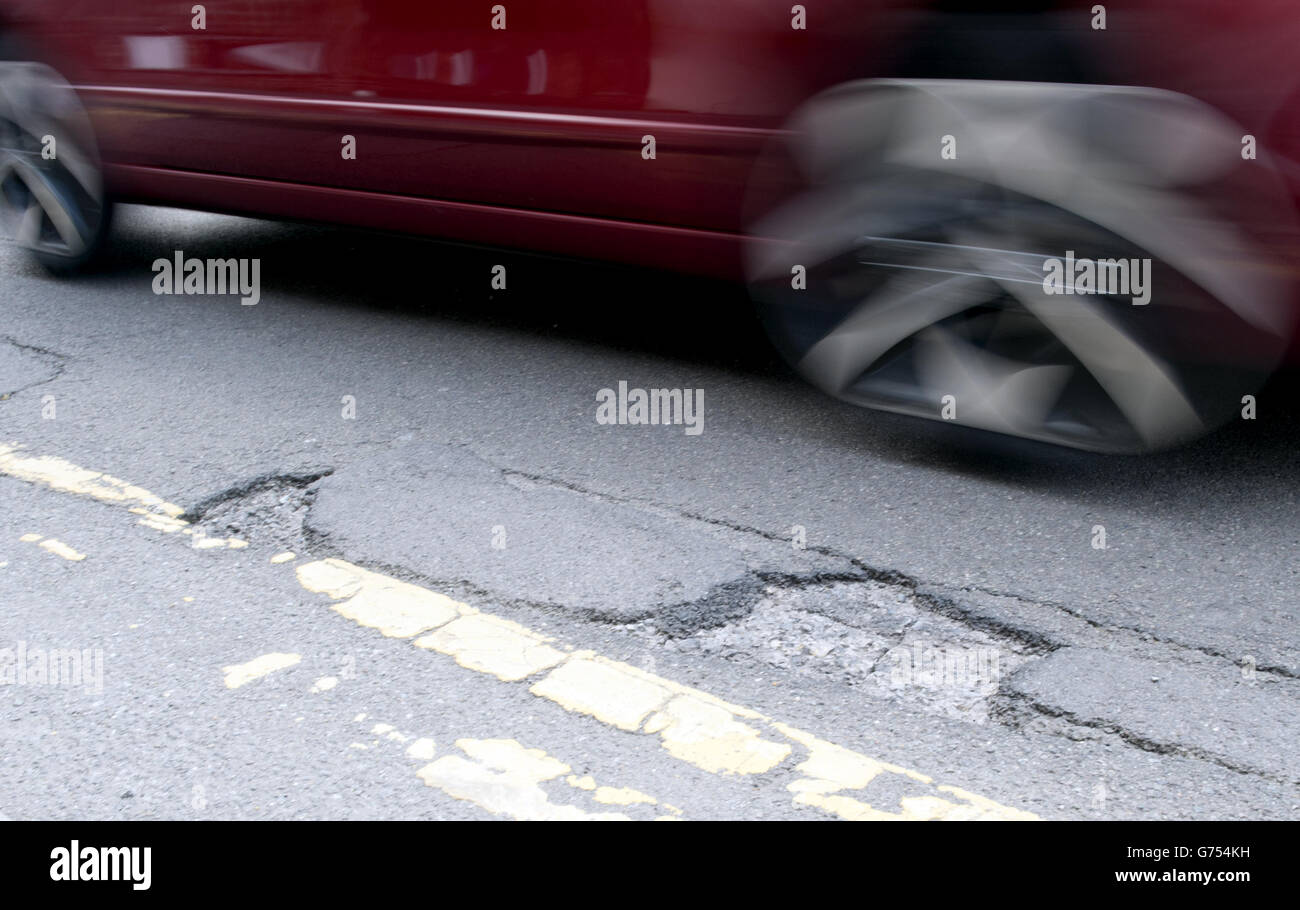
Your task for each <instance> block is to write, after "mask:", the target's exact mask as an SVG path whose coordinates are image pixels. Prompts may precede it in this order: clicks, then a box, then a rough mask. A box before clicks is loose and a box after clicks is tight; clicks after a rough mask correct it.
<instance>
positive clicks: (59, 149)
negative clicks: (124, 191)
mask: <svg viewBox="0 0 1300 910" xmlns="http://www.w3.org/2000/svg"><path fill="white" fill-rule="evenodd" d="M109 220H110V207H109V205H108V203H107V201H106V200H105V198H104V189H103V177H102V170H101V166H100V160H99V154H98V150H97V147H96V143H95V136H94V131H93V129H92V128H91V124H90V118H89V117H88V116H87V115H86V111H85V109H84V107H83V106H82V104H81V102H80V100H79V99H78V98H77V94H76V92H75V91H74V90H73V88H72V87H71V86H70V85H69V84H68V83H67V81H66V80H64V79H63V77H62V76H60V75H59V74H58V73H57V72H55V71H54V70H53V69H51V68H50V67H48V66H45V65H44V64H41V63H33V62H29V61H21V60H4V59H0V225H3V228H4V230H5V231H6V233H8V234H9V235H10V236H11V237H12V238H13V239H14V240H15V242H17V243H18V244H20V245H21V246H23V247H25V248H26V249H27V250H29V251H30V252H31V254H32V255H33V256H34V257H35V258H36V260H37V261H38V262H40V263H41V265H43V266H44V267H45V268H47V269H49V270H50V271H52V272H55V273H64V272H71V271H74V270H76V269H78V268H81V267H82V266H84V265H85V264H86V263H87V262H88V261H90V260H91V259H92V258H93V257H94V256H95V254H96V253H97V252H98V251H99V249H100V247H101V246H102V244H103V242H104V239H105V237H106V235H107V232H108V226H109Z"/></svg>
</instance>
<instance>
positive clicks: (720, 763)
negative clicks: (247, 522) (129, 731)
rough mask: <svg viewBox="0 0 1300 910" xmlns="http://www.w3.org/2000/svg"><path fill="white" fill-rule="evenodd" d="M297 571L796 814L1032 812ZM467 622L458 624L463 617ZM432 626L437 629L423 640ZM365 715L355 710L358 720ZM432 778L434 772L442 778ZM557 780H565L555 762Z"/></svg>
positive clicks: (82, 472) (34, 474)
mask: <svg viewBox="0 0 1300 910" xmlns="http://www.w3.org/2000/svg"><path fill="white" fill-rule="evenodd" d="M0 474H5V475H8V476H11V477H15V478H18V479H20V480H24V481H26V482H29V483H33V484H38V485H42V486H45V487H47V488H49V489H52V490H57V491H60V492H68V493H73V494H75V495H80V496H86V497H89V498H92V499H96V500H99V501H101V502H106V503H110V504H114V505H124V506H126V507H127V508H128V509H129V511H131V512H133V513H135V514H137V515H139V516H140V523H141V524H143V525H145V526H147V527H150V528H153V529H155V530H161V531H163V532H165V533H175V532H178V531H179V532H181V533H183V534H186V535H191V536H193V537H195V538H196V539H195V541H194V545H195V546H196V548H204V547H207V546H224V547H231V548H237V547H243V546H247V543H246V542H245V541H242V540H237V539H235V538H230V539H228V540H227V539H221V538H213V539H211V540H213V541H218V542H217V543H201V542H200V541H203V540H205V538H203V536H202V533H201V532H200V531H199V530H198V529H196V528H193V527H189V526H188V522H186V521H185V520H184V519H183V518H181V517H180V516H181V515H183V514H184V512H183V510H182V509H181V508H180V507H179V506H177V505H174V504H172V503H169V502H166V501H164V500H162V499H161V498H159V497H157V496H154V495H153V494H152V493H150V492H148V491H147V490H144V489H142V488H140V487H136V486H133V485H131V484H128V483H126V482H125V481H122V480H119V479H117V478H115V477H110V476H109V475H107V474H103V473H100V472H96V471H88V470H86V469H84V468H80V467H78V466H76V465H74V464H72V463H70V462H67V461H64V460H63V459H60V458H52V457H48V456H31V455H24V454H22V453H20V452H19V449H18V447H17V446H16V445H12V444H11V445H3V444H0ZM296 573H297V577H298V580H299V582H300V583H301V584H302V585H303V587H305V588H306V589H307V590H309V591H313V592H316V593H320V594H325V595H327V596H329V597H331V598H332V599H333V600H334V601H335V603H333V604H331V605H330V606H331V607H332V609H334V610H335V611H336V612H338V613H339V614H340V615H342V616H344V617H346V618H348V619H351V620H352V621H354V622H356V623H358V624H359V625H362V626H366V627H368V628H373V629H376V630H378V631H379V632H380V633H381V634H383V635H385V636H389V637H394V638H406V639H410V638H413V637H414V636H416V635H421V634H422V633H432V634H426V635H424V637H423V638H421V639H419V641H418V644H420V646H421V647H422V648H425V649H427V650H432V651H437V652H440V653H444V654H447V655H450V656H452V657H453V658H454V659H456V661H457V662H458V663H460V665H461V666H463V667H466V668H467V669H470V670H473V671H476V672H482V673H487V674H490V675H492V676H493V677H495V678H497V679H500V680H506V681H514V682H521V683H523V684H525V685H526V684H527V681H528V680H530V679H533V678H534V677H537V676H538V674H541V673H545V675H544V676H541V678H540V679H536V680H535V681H534V682H533V684H532V685H531V686H530V687H529V691H530V692H531V693H532V694H533V695H536V696H538V697H540V698H544V699H547V700H548V701H552V702H554V703H555V704H558V705H560V706H561V707H563V708H564V709H565V710H567V711H570V712H573V713H577V714H584V715H587V716H590V717H592V718H595V719H596V720H598V721H600V722H602V723H605V724H606V725H608V726H610V727H613V728H616V729H620V730H623V731H626V732H627V733H629V734H638V735H641V736H656V737H657V738H658V740H659V742H660V745H661V746H662V748H663V749H664V750H665V751H666V752H667V753H668V754H669V755H671V756H672V757H673V758H675V759H678V760H681V761H683V762H687V763H689V764H691V765H693V766H694V767H696V768H700V769H703V770H705V771H708V772H711V773H715V774H725V775H751V776H761V775H769V778H768V779H769V780H770V781H771V782H773V783H785V784H786V789H787V790H788V791H789V792H790V793H791V794H793V802H794V804H796V805H800V806H807V807H810V808H815V809H818V810H820V811H823V812H828V813H831V814H834V815H839V816H841V817H844V818H888V819H922V818H924V819H963V818H981V819H1032V818H1034V817H1035V816H1033V815H1031V814H1030V813H1027V812H1023V811H1021V810H1018V809H1014V808H1011V807H1008V806H1004V805H1001V804H999V803H996V802H994V801H992V800H989V799H986V798H984V797H981V796H977V795H976V794H973V793H970V792H968V791H966V790H963V789H961V788H958V787H953V786H948V785H937V784H935V783H934V781H932V779H931V778H929V777H927V776H925V775H923V774H919V773H917V772H915V771H909V770H907V769H905V768H900V767H898V766H896V765H891V764H888V763H885V762H881V761H878V760H876V759H873V758H870V757H868V756H866V755H862V754H860V753H857V752H854V751H852V750H850V749H846V748H844V747H842V746H838V745H835V744H834V743H829V742H826V741H824V740H821V739H819V738H818V737H816V736H814V735H812V734H810V733H806V732H804V731H801V730H797V729H795V728H793V727H789V726H787V725H785V724H782V723H779V722H777V721H775V720H773V719H771V718H768V717H766V716H764V715H762V714H760V713H759V712H757V711H753V710H750V709H748V708H744V707H741V706H738V705H733V704H729V703H727V702H725V701H723V700H721V699H718V698H716V697H714V696H712V695H709V694H708V693H706V692H702V691H700V690H698V689H693V688H690V687H688V686H684V685H681V684H679V683H675V682H672V681H671V680H668V679H665V678H663V677H660V676H656V675H654V674H651V673H647V672H645V671H643V670H640V669H638V668H636V667H633V666H631V665H629V664H625V663H621V662H619V661H613V660H609V659H607V658H604V657H600V656H599V655H596V654H594V653H593V652H591V651H578V652H575V651H573V649H572V648H570V647H568V646H565V645H563V644H560V643H554V642H553V641H552V639H550V638H548V637H546V636H544V635H540V634H538V633H536V632H533V631H532V630H529V629H526V628H525V627H523V626H521V625H518V624H517V623H513V622H511V621H509V620H506V619H504V618H501V617H495V616H491V615H490V614H487V613H484V612H482V611H480V610H476V609H474V608H473V607H470V606H468V605H467V604H462V603H459V602H457V601H455V600H453V599H452V598H450V597H447V596H445V595H443V594H439V593H437V592H435V591H430V590H428V589H426V588H423V587H420V586H419V585H414V584H410V583H408V582H403V581H399V580H397V579H394V578H390V577H388V576H386V575H382V574H380V573H377V572H371V571H368V570H366V569H362V568H360V567H359V566H354V565H352V564H351V563H348V562H345V561H343V560H338V559H325V560H317V561H313V562H310V563H307V564H305V565H299V566H297V568H296ZM467 619H468V620H470V621H469V622H462V620H467ZM444 627H445V628H444ZM435 629H436V630H438V632H436V633H435V632H433V630H435ZM300 660H301V658H300V656H299V655H296V654H268V655H263V656H262V657H260V658H257V659H256V660H253V661H249V662H248V663H246V664H241V665H237V666H231V667H225V668H224V672H225V673H226V684H227V686H229V687H230V688H235V687H237V686H240V685H243V684H245V683H246V682H248V681H251V680H252V679H258V678H261V677H262V676H265V675H266V674H267V673H270V672H274V671H275V670H277V669H282V668H284V667H287V666H292V665H293V664H296V663H298V662H299V661H300ZM363 718H364V714H362V715H358V718H357V719H358V720H360V719H363ZM466 742H472V741H466ZM511 742H513V741H511ZM356 745H357V746H358V747H360V748H365V746H362V745H361V744H356ZM516 745H518V744H516ZM519 748H520V749H522V748H523V747H522V746H520V747H519ZM429 749H430V750H431V749H432V745H431V744H430V747H429ZM479 751H480V756H481V755H482V754H484V753H483V750H479ZM466 754H467V755H468V754H469V753H468V752H467V753H466ZM446 757H447V758H455V759H457V761H456V762H453V763H447V764H444V765H443V766H441V769H440V770H439V771H437V772H430V777H432V778H434V779H438V780H443V781H444V782H446V783H449V784H453V785H454V786H456V787H460V788H462V789H464V790H466V792H468V791H473V792H476V793H480V794H488V793H490V792H493V791H492V786H493V782H494V781H495V782H496V783H498V784H499V783H502V781H501V780H500V779H499V778H500V777H501V776H502V775H505V776H506V777H507V778H509V780H507V781H506V783H507V784H513V783H517V782H518V780H527V779H528V776H527V774H525V773H523V772H521V771H520V770H519V768H518V767H516V766H515V765H513V764H512V765H511V766H510V767H509V768H506V769H502V768H494V767H492V766H490V765H489V764H485V763H484V762H482V761H477V760H475V759H474V758H473V757H472V756H471V758H470V759H465V758H461V757H460V756H446ZM438 761H439V760H438V759H435V760H434V761H433V762H431V763H430V764H429V765H427V766H426V768H425V769H422V770H428V769H429V768H433V767H434V766H435V765H437V764H438ZM791 762H794V770H793V771H791V770H789V768H790V763H791ZM534 770H535V768H534ZM444 772H445V775H446V776H445V777H443V776H440V775H443V774H444ZM563 773H567V766H566V771H565V772H563ZM886 774H887V775H890V776H892V777H893V778H894V780H895V783H897V782H899V780H900V779H901V781H902V783H903V786H904V787H906V788H908V789H915V790H918V791H922V792H917V793H916V794H915V795H905V796H902V797H897V796H895V797H893V799H894V801H895V805H896V806H897V809H898V811H884V810H882V809H879V808H877V807H874V806H872V805H871V804H870V803H869V802H867V801H866V799H865V797H866V793H865V792H864V791H865V790H866V789H867V788H869V786H870V785H871V784H872V782H873V781H874V780H876V779H877V778H879V777H880V776H882V775H886ZM792 778H793V779H792ZM426 782H430V781H429V779H427V778H426ZM485 788H486V789H485ZM924 791H928V792H924ZM527 792H528V793H530V794H531V791H527ZM611 792H616V791H611ZM617 792H621V791H617ZM895 792H896V791H895ZM850 794H853V795H850ZM607 795H608V794H607ZM533 796H535V794H534V795H533ZM529 798H532V796H530V797H529ZM611 798H613V797H612V796H611ZM532 808H533V809H535V810H538V811H541V812H543V813H544V812H546V811H550V810H548V809H547V807H546V806H545V804H542V803H534V804H532ZM542 817H548V816H545V815H543V816H542Z"/></svg>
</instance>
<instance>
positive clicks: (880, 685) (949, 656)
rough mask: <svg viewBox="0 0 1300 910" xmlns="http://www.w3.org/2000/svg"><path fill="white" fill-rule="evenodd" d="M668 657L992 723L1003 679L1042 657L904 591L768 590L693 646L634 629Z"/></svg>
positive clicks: (699, 635)
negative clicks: (706, 660)
mask: <svg viewBox="0 0 1300 910" xmlns="http://www.w3.org/2000/svg"><path fill="white" fill-rule="evenodd" d="M632 628H633V630H634V631H635V633H636V634H640V635H644V636H647V637H652V638H655V639H657V641H658V644H659V645H660V646H661V647H663V648H665V649H667V650H676V651H683V652H688V653H691V652H694V653H700V654H707V655H712V656H716V657H720V658H722V659H724V660H728V661H733V662H735V663H737V664H741V665H744V666H746V667H750V668H771V669H775V670H779V671H783V672H786V673H790V674H793V675H795V676H803V677H813V676H817V677H822V678H827V679H830V680H833V681H835V682H837V683H840V684H843V685H846V686H852V687H855V688H858V689H860V690H862V691H863V693H864V694H868V695H871V696H873V697H879V698H882V699H887V700H893V701H901V702H906V703H909V704H912V705H915V706H919V707H920V708H922V709H923V710H925V711H928V712H932V713H936V714H942V715H944V716H947V717H953V718H959V719H962V720H967V721H971V722H974V723H984V722H986V721H987V720H988V718H989V708H990V702H991V700H992V699H993V697H994V696H995V695H996V694H997V691H998V684H999V681H1000V680H1001V678H1002V677H1004V676H1006V675H1008V674H1010V673H1013V672H1015V670H1016V669H1018V668H1019V667H1020V666H1022V665H1023V664H1025V663H1026V662H1027V661H1030V660H1033V659H1035V657H1036V656H1037V652H1036V651H1034V650H1033V649H1032V648H1030V647H1029V646H1027V645H1025V644H1024V643H1022V642H1019V641H1014V640H1010V639H1006V638H1000V637H997V636H995V635H992V634H989V633H986V632H983V631H980V630H978V629H972V628H970V627H969V626H966V625H963V624H962V623H960V622H957V621H956V620H953V619H949V618H947V617H944V616H940V615H937V614H935V613H933V612H931V611H929V610H926V609H923V608H922V607H921V606H919V605H918V604H917V602H916V598H915V596H914V595H913V593H912V591H911V589H910V588H909V587H907V586H905V585H895V584H887V583H884V582H876V581H835V582H830V583H824V584H823V583H818V584H803V585H796V586H776V585H769V586H768V587H767V588H766V589H765V591H764V593H763V595H762V597H761V598H760V599H759V601H758V602H757V604H755V605H754V607H753V609H752V610H751V611H750V612H749V613H748V615H746V616H744V617H743V618H741V619H738V620H736V621H734V622H731V623H728V624H725V625H721V626H717V627H714V628H709V629H701V630H698V631H696V632H694V633H693V634H690V635H688V636H685V637H675V636H672V635H669V634H665V632H667V631H669V630H665V629H663V628H662V627H661V626H659V625H657V624H656V621H655V620H654V619H650V620H646V621H644V622H641V623H637V624H636V625H635V626H634V627H632Z"/></svg>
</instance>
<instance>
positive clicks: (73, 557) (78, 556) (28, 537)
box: [18, 534, 86, 562]
mask: <svg viewBox="0 0 1300 910" xmlns="http://www.w3.org/2000/svg"><path fill="white" fill-rule="evenodd" d="M18 539H19V540H21V541H22V542H23V543H34V544H36V545H37V546H38V547H40V548H41V549H42V550H45V551H46V552H47V553H53V554H54V555H55V556H59V557H62V558H63V559H66V560H68V561H69V562H81V561H82V560H83V559H85V558H86V554H85V553H78V552H77V551H76V550H74V549H73V548H72V547H70V546H68V545H67V544H66V543H64V542H63V541H61V540H56V539H55V538H53V537H47V538H45V539H44V540H42V539H41V535H40V534H24V535H23V536H22V537H20V538H18ZM37 541H39V543H37Z"/></svg>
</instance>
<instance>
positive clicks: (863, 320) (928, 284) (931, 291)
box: [799, 271, 989, 394]
mask: <svg viewBox="0 0 1300 910" xmlns="http://www.w3.org/2000/svg"><path fill="white" fill-rule="evenodd" d="M988 289H989V284H988V282H987V281H985V280H984V279H981V278H974V277H970V276H965V275H956V276H948V275H936V274H934V273H927V272H916V271H906V272H899V273H897V274H896V275H894V276H893V277H892V278H891V279H890V280H889V282H888V283H887V284H886V286H885V287H883V288H881V289H880V290H879V291H878V292H877V293H875V294H873V295H872V296H871V297H870V298H868V299H867V300H864V301H863V302H862V303H860V304H858V306H857V307H856V308H855V309H854V310H853V311H852V312H851V313H850V314H849V315H848V316H847V317H846V318H845V319H844V320H843V321H842V322H840V324H839V325H837V326H836V327H835V328H834V329H832V330H831V332H830V333H829V334H828V335H826V337H824V338H822V339H821V340H820V341H818V342H817V343H816V344H814V345H813V346H812V347H811V348H809V350H808V352H807V353H806V354H804V356H803V359H802V360H801V361H800V362H799V369H800V370H801V371H802V372H803V374H804V375H805V376H807V377H808V378H809V379H810V380H811V381H812V382H814V383H816V384H817V385H818V386H820V387H822V388H824V389H826V390H827V391H830V392H832V393H833V394H839V393H841V392H843V391H844V390H845V389H846V388H847V387H848V386H849V385H850V384H851V383H852V382H853V381H854V380H855V379H857V378H858V377H859V376H860V375H862V373H863V371H864V370H866V369H867V367H869V366H870V365H871V364H873V363H875V362H876V361H877V360H879V359H880V357H881V356H882V355H884V354H885V353H886V352H887V351H888V350H889V349H890V348H892V347H894V345H896V344H898V343H899V342H900V341H903V340H905V339H907V338H908V337H910V336H912V335H914V334H916V333H917V332H919V331H920V330H921V329H924V328H925V327H927V326H929V325H933V324H934V323H936V322H939V321H940V320H942V319H945V318H947V317H948V316H951V315H953V314H954V313H959V312H961V311H962V310H964V309H967V308H968V307H970V306H973V305H974V304H976V303H979V302H980V301H981V300H984V299H986V298H987V297H988Z"/></svg>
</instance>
